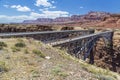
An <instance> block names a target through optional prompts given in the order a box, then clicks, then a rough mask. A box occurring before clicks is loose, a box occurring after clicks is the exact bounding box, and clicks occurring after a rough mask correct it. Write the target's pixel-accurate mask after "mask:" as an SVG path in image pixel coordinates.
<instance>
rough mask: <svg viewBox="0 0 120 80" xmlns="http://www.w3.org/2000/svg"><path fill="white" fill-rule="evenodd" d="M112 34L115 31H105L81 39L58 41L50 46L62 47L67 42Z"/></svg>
mask: <svg viewBox="0 0 120 80" xmlns="http://www.w3.org/2000/svg"><path fill="white" fill-rule="evenodd" d="M112 32H114V31H105V32H99V33H94V34H89V35H84V36H80V37H74V38H70V39H65V40H62V41H56V42H55V41H54V42H53V43H50V45H52V46H56V45H61V44H64V43H67V42H73V41H77V40H80V39H85V38H90V37H93V36H101V35H104V34H106V33H112ZM48 44H49V43H48Z"/></svg>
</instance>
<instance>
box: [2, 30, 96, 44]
mask: <svg viewBox="0 0 120 80" xmlns="http://www.w3.org/2000/svg"><path fill="white" fill-rule="evenodd" d="M92 33H94V30H65V31H41V32H19V33H0V37H32V38H34V39H38V40H41V41H43V42H47V41H52V40H58V39H63V38H67V37H72V36H80V35H87V34H92Z"/></svg>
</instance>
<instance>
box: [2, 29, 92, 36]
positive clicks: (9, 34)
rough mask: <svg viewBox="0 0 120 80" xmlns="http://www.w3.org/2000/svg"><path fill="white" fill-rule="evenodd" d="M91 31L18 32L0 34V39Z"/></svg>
mask: <svg viewBox="0 0 120 80" xmlns="http://www.w3.org/2000/svg"><path fill="white" fill-rule="evenodd" d="M88 31H93V30H64V31H41V32H19V33H13V32H11V33H0V37H12V36H26V35H36V34H52V33H68V32H70V33H71V32H88Z"/></svg>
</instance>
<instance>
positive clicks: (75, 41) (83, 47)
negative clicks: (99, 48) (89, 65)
mask: <svg viewBox="0 0 120 80" xmlns="http://www.w3.org/2000/svg"><path fill="white" fill-rule="evenodd" d="M112 37H113V31H106V32H100V33H95V34H89V35H85V36H79V37H75V38H71V39H66V40H64V41H56V42H53V43H49V44H50V45H52V46H53V47H57V46H59V47H60V48H62V49H66V50H67V52H68V53H70V54H72V55H74V56H76V57H78V58H82V59H86V58H87V57H88V56H89V55H90V52H91V50H92V48H93V47H94V44H95V43H96V42H97V41H98V40H99V39H100V38H104V39H105V41H106V42H105V43H106V45H107V46H108V45H109V47H111V48H112V44H113V43H112ZM81 54H82V57H81Z"/></svg>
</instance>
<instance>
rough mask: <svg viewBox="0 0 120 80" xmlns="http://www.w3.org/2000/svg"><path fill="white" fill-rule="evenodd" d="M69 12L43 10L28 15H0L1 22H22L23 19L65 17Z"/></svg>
mask: <svg viewBox="0 0 120 80" xmlns="http://www.w3.org/2000/svg"><path fill="white" fill-rule="evenodd" d="M67 16H69V13H68V12H66V11H48V10H45V11H44V10H43V11H42V13H35V12H31V13H30V15H19V16H7V15H0V21H1V22H22V21H23V20H33V19H37V18H56V17H67Z"/></svg>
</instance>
